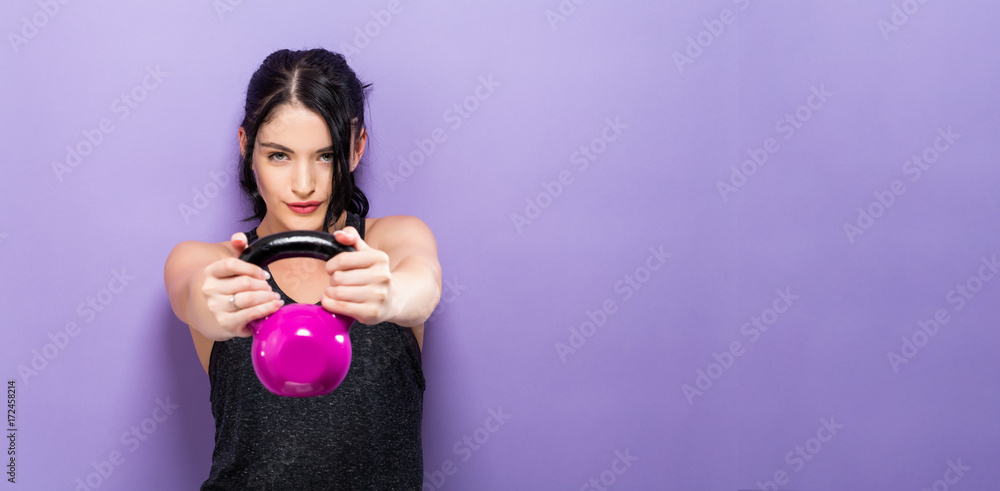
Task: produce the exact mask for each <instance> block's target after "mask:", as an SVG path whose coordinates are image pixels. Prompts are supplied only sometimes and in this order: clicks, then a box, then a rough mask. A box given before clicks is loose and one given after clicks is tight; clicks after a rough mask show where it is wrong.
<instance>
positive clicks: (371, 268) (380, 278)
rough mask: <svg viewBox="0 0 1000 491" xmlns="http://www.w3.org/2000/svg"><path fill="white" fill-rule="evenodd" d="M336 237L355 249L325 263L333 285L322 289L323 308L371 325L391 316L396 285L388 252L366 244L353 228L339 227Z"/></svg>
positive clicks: (335, 233)
mask: <svg viewBox="0 0 1000 491" xmlns="http://www.w3.org/2000/svg"><path fill="white" fill-rule="evenodd" d="M333 236H334V238H335V239H336V240H337V242H339V243H341V244H344V245H349V246H353V247H354V248H355V249H356V251H350V252H342V253H340V254H337V255H336V256H334V257H333V258H332V259H330V260H329V261H327V262H326V272H327V273H328V274H330V286H328V287H327V288H326V290H324V292H323V298H322V300H321V305H322V306H323V308H324V309H326V310H327V311H329V312H333V313H335V314H343V315H346V316H348V317H353V318H354V319H356V320H357V321H358V322H360V323H362V324H368V325H374V324H379V323H381V322H384V321H386V320H387V319H389V318H391V316H392V299H393V284H392V274H391V271H390V270H389V255H388V254H386V253H385V252H382V251H380V250H378V249H373V248H372V247H371V246H369V245H368V244H367V243H365V241H364V240H362V239H361V236H360V235H359V234H358V231H357V230H356V229H355V228H354V227H345V228H344V229H343V230H337V231H336V232H334V234H333Z"/></svg>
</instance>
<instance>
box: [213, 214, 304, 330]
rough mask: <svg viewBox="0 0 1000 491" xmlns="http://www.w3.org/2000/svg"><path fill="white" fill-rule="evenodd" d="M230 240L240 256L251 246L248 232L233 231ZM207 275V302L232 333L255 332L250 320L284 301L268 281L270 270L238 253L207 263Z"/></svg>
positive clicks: (220, 324) (269, 313) (279, 306)
mask: <svg viewBox="0 0 1000 491" xmlns="http://www.w3.org/2000/svg"><path fill="white" fill-rule="evenodd" d="M230 244H231V245H232V247H233V249H234V250H235V251H236V256H239V255H240V253H242V252H243V250H244V249H246V248H247V237H246V234H243V233H235V234H233V236H232V238H230ZM204 277H205V281H204V283H202V286H201V293H202V294H203V295H204V296H205V305H206V306H207V307H208V310H209V311H210V312H212V314H213V315H214V316H215V321H216V322H217V323H218V324H219V326H221V327H222V329H223V330H224V331H225V332H227V333H229V334H231V335H232V336H231V337H239V338H247V337H250V336H252V335H253V332H252V331H251V330H250V329H249V328H248V327H247V323H248V322H250V321H252V320H254V319H260V318H263V317H266V316H268V315H271V314H273V313H274V312H276V311H277V310H278V309H279V308H281V306H282V305H283V304H284V302H282V300H281V297H280V295H278V293H276V292H275V291H274V290H271V285H270V284H268V283H267V280H266V278H267V272H266V271H264V269H263V268H261V267H260V266H257V265H255V264H250V263H248V262H246V261H241V260H240V259H239V258H238V257H227V258H225V259H220V260H218V261H215V262H213V263H211V264H209V265H208V266H206V267H205V271H204ZM230 298H232V299H233V300H232V301H231V300H230Z"/></svg>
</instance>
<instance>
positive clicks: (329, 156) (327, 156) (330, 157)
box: [320, 153, 333, 162]
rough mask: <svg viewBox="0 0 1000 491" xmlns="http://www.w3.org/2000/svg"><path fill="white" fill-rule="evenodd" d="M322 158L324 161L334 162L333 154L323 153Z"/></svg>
mask: <svg viewBox="0 0 1000 491" xmlns="http://www.w3.org/2000/svg"><path fill="white" fill-rule="evenodd" d="M320 159H321V160H323V161H324V162H333V154H332V153H324V154H323V155H320Z"/></svg>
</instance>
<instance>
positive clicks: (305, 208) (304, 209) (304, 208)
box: [288, 203, 319, 215]
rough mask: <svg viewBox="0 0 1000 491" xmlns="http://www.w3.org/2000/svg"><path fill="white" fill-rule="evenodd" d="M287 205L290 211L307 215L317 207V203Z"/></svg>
mask: <svg viewBox="0 0 1000 491" xmlns="http://www.w3.org/2000/svg"><path fill="white" fill-rule="evenodd" d="M288 207H289V208H291V209H292V211H294V212H295V213H298V214H300V215H308V214H309V213H312V212H314V211H316V209H317V208H319V203H316V204H310V205H294V204H291V203H288Z"/></svg>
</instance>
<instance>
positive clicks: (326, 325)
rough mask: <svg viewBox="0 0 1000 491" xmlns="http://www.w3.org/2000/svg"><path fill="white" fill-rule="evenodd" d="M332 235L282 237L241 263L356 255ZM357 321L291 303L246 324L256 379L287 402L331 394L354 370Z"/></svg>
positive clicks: (259, 244) (267, 240) (268, 240)
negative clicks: (352, 329) (351, 331)
mask: <svg viewBox="0 0 1000 491" xmlns="http://www.w3.org/2000/svg"><path fill="white" fill-rule="evenodd" d="M354 250H355V249H354V248H353V247H351V246H345V245H343V244H340V243H338V242H337V241H336V240H335V239H334V237H333V235H332V234H328V233H326V232H316V231H311V230H292V231H288V232H278V233H274V234H271V235H268V236H266V237H261V238H260V239H257V240H256V241H254V242H253V243H252V244H250V245H249V246H248V247H247V248H246V249H245V250H244V251H243V253H242V254H240V260H242V261H246V262H248V263H251V264H256V265H257V266H260V267H264V266H266V265H268V264H270V263H272V262H274V261H277V260H279V259H285V258H291V257H311V258H315V259H322V260H323V261H328V260H329V259H330V258H332V257H333V256H336V255H337V254H340V253H341V252H347V251H354ZM353 323H354V319H353V318H351V317H348V316H345V315H339V314H333V313H330V312H328V311H327V310H325V309H324V308H323V307H321V306H319V305H306V304H289V305H284V306H282V307H281V308H279V309H278V310H277V311H276V312H274V313H273V314H271V315H269V316H267V317H264V318H262V319H254V320H252V321H250V322H248V323H247V327H248V328H249V329H250V331H251V332H252V333H253V344H252V347H251V359H252V360H253V369H254V372H256V373H257V378H258V379H260V382H261V384H263V385H264V387H265V388H267V390H269V391H270V392H271V393H273V394H275V395H279V396H285V397H313V396H321V395H324V394H328V393H330V392H331V391H333V390H334V389H336V388H337V386H339V385H340V383H341V382H343V381H344V378H345V377H346V376H347V371H348V369H350V368H351V338H350V336H349V335H348V330H349V329H350V327H351V324H353Z"/></svg>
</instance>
